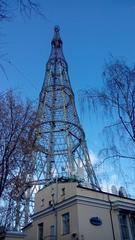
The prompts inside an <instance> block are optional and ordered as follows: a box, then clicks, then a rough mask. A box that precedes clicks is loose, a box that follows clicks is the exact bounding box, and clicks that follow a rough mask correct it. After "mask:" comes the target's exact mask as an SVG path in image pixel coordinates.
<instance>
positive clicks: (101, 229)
mask: <svg viewBox="0 0 135 240" xmlns="http://www.w3.org/2000/svg"><path fill="white" fill-rule="evenodd" d="M62 188H65V196H62ZM53 194H54V195H53ZM52 195H53V203H54V204H53V205H52V206H49V201H51V200H52ZM43 198H44V199H45V201H44V205H42V204H41V203H42V199H43ZM110 201H111V203H110ZM115 203H119V204H124V208H126V207H127V208H128V207H130V206H131V207H135V201H134V200H131V199H126V198H121V197H119V196H113V195H110V194H107V193H102V192H96V191H93V190H90V189H85V188H81V187H77V183H74V182H70V183H54V184H51V185H50V186H48V187H46V188H44V189H43V190H40V191H39V192H38V193H37V194H36V205H35V215H34V216H33V224H32V226H30V227H28V229H25V232H26V233H27V237H26V238H25V239H26V240H37V229H38V224H40V223H42V222H43V223H44V237H46V236H48V235H50V226H51V225H55V226H57V240H71V239H72V238H71V235H72V233H76V234H77V236H78V237H79V240H113V239H114V238H113V231H112V222H111V216H112V221H113V226H114V234H115V239H116V240H121V237H120V227H119V221H118V213H119V207H118V206H116V204H115ZM67 212H69V213H70V234H67V235H62V215H63V214H64V213H67ZM92 217H99V218H100V219H101V220H102V225H100V226H94V225H92V224H91V223H90V218H92ZM45 239H46V238H45Z"/></svg>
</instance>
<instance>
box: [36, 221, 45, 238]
mask: <svg viewBox="0 0 135 240" xmlns="http://www.w3.org/2000/svg"><path fill="white" fill-rule="evenodd" d="M41 227H42V234H41V235H42V236H40V230H41ZM37 239H38V240H43V239H44V223H43V222H41V223H38V225H37Z"/></svg>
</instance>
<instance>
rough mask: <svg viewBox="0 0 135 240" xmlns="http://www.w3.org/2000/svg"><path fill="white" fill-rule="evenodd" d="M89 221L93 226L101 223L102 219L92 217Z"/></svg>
mask: <svg viewBox="0 0 135 240" xmlns="http://www.w3.org/2000/svg"><path fill="white" fill-rule="evenodd" d="M90 223H91V224H92V225H95V226H100V225H102V220H101V219H100V218H99V217H92V218H90Z"/></svg>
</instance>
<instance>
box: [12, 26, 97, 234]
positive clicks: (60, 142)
mask: <svg viewBox="0 0 135 240" xmlns="http://www.w3.org/2000/svg"><path fill="white" fill-rule="evenodd" d="M59 32H60V29H59V27H55V28H54V37H53V39H52V42H51V54H50V57H49V60H48V62H47V64H46V72H45V79H44V82H43V86H42V89H41V92H40V95H39V104H38V109H37V115H36V119H35V122H34V126H35V127H34V128H33V130H32V132H31V133H30V136H29V140H30V141H29V142H31V139H34V140H33V141H34V146H35V147H34V150H33V151H32V152H30V153H29V154H28V155H26V162H27V161H30V162H31V169H30V170H27V171H25V172H23V176H22V178H21V179H22V180H21V181H20V184H19V188H16V187H14V189H13V193H14V194H13V197H11V200H12V202H11V204H12V207H11V208H12V213H11V212H10V218H11V220H10V221H9V226H10V228H13V229H15V230H18V229H20V228H21V227H22V226H24V225H26V224H27V223H28V222H29V221H30V215H31V213H32V212H33V206H34V196H35V193H36V192H37V190H38V189H39V188H41V187H42V186H44V185H45V184H48V183H50V182H51V181H57V180H58V179H59V180H60V179H61V178H62V179H63V178H66V180H68V179H69V180H70V181H71V180H75V181H79V182H82V184H84V183H86V184H88V186H89V187H90V188H93V189H96V190H100V186H99V183H98V180H97V178H96V175H95V172H94V170H93V167H92V164H91V161H90V157H89V153H88V149H87V145H86V141H85V134H84V131H83V129H82V127H81V125H80V121H79V117H78V114H77V111H76V107H75V101H74V93H73V91H72V88H71V84H70V80H69V75H68V65H67V62H66V60H65V57H64V55H63V50H62V44H63V43H62V40H61V37H60V33H59ZM12 215H13V217H12ZM12 226H13V227H12Z"/></svg>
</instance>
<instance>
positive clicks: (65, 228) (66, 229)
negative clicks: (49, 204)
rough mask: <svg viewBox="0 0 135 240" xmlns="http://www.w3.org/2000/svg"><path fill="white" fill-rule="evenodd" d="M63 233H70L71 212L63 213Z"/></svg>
mask: <svg viewBox="0 0 135 240" xmlns="http://www.w3.org/2000/svg"><path fill="white" fill-rule="evenodd" d="M61 217H62V235H67V234H70V213H69V212H66V213H64V214H62V216H61Z"/></svg>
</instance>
